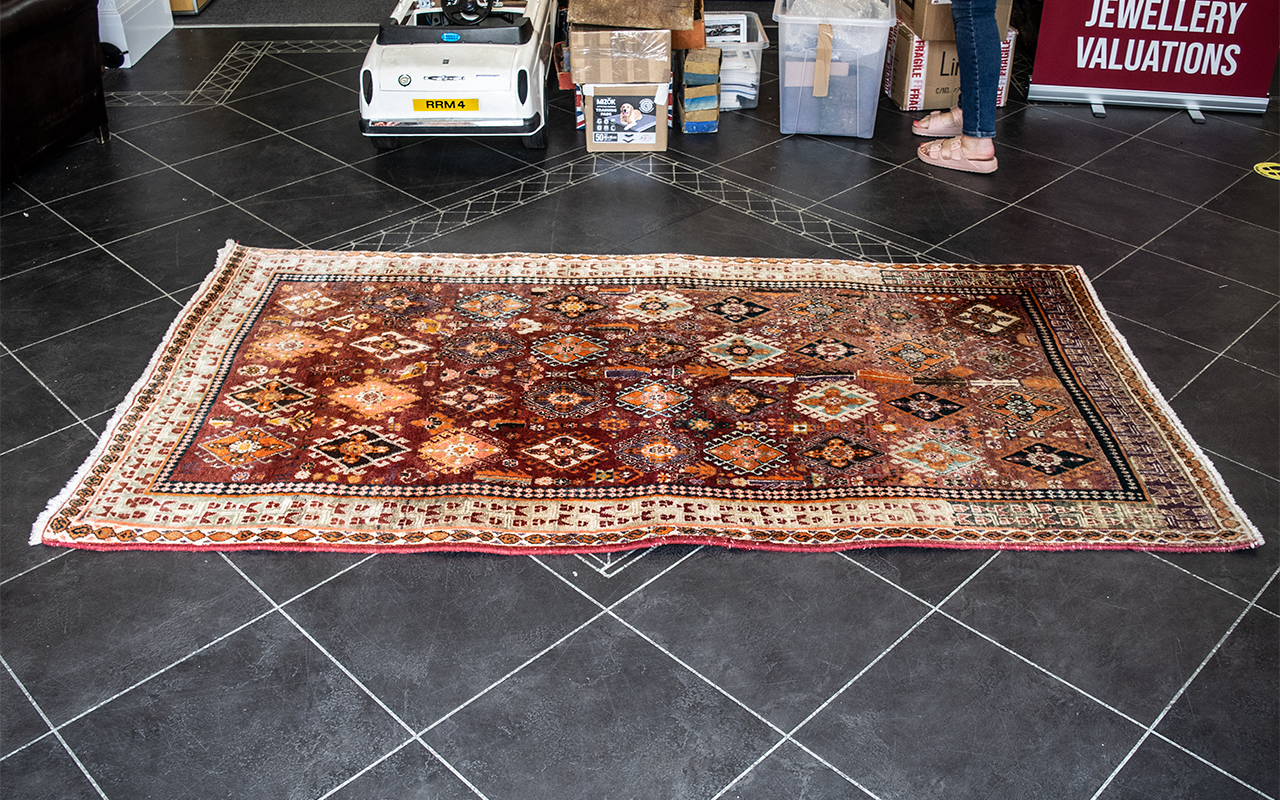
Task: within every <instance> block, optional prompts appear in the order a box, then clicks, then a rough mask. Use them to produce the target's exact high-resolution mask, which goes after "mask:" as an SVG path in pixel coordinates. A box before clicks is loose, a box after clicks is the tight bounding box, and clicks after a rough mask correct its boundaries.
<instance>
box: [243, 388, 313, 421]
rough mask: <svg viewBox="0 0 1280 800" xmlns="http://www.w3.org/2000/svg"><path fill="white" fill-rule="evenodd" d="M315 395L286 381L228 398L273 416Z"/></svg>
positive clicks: (252, 389) (248, 390) (260, 412)
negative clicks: (274, 413)
mask: <svg viewBox="0 0 1280 800" xmlns="http://www.w3.org/2000/svg"><path fill="white" fill-rule="evenodd" d="M313 396H314V395H311V394H308V393H306V392H304V391H303V390H301V389H297V388H294V387H293V386H290V385H289V384H287V383H285V382H284V381H266V382H265V383H260V384H258V385H257V386H251V387H249V388H247V389H241V390H239V391H237V392H232V393H231V394H230V395H228V397H230V398H231V399H232V400H235V401H236V402H238V403H240V404H241V405H243V406H244V407H245V408H248V409H251V410H253V411H256V412H258V413H259V414H271V413H273V412H275V411H279V410H280V409H282V408H287V407H288V406H291V405H294V404H295V403H301V402H302V401H304V400H310V399H311V398H312V397H313Z"/></svg>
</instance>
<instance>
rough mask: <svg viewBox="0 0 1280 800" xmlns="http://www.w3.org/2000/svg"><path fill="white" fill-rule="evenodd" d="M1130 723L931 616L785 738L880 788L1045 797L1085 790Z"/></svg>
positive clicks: (883, 792)
mask: <svg viewBox="0 0 1280 800" xmlns="http://www.w3.org/2000/svg"><path fill="white" fill-rule="evenodd" d="M1139 735H1140V729H1139V728H1137V727H1136V726H1135V725H1133V724H1132V723H1129V722H1126V721H1125V720H1123V719H1122V718H1120V717H1119V716H1117V715H1115V714H1113V713H1112V712H1110V711H1107V710H1106V709H1104V708H1102V707H1101V706H1099V705H1097V704H1096V703H1094V702H1093V701H1091V700H1088V699H1087V698H1085V697H1084V696H1082V695H1080V694H1078V693H1077V692H1075V691H1074V690H1072V689H1070V688H1067V687H1066V686H1064V685H1063V684H1061V683H1059V682H1058V681H1056V680H1054V679H1053V678H1050V677H1049V676H1047V675H1045V674H1044V673H1042V672H1040V671H1038V670H1036V669H1035V668H1034V667H1031V666H1029V665H1027V664H1025V663H1023V662H1022V661H1020V660H1018V659H1017V658H1015V657H1014V656H1012V655H1010V654H1009V653H1007V652H1005V651H1004V650H1002V649H1000V648H999V647H997V646H996V645H994V644H991V643H989V642H987V641H985V640H983V639H981V638H979V637H978V636H976V635H974V634H972V633H969V632H968V631H965V630H964V629H962V628H960V627H959V626H957V625H955V623H952V622H949V621H946V620H943V619H939V618H937V617H934V618H931V619H929V620H928V621H926V622H925V623H924V624H923V625H922V626H921V627H920V628H918V629H917V630H916V631H915V632H913V633H912V634H911V635H910V636H909V637H907V639H906V640H905V641H903V642H902V644H900V645H898V646H897V647H896V648H894V649H893V650H892V651H891V652H890V653H889V654H888V655H887V656H885V657H884V658H883V659H881V660H880V661H879V662H877V663H876V665H875V667H874V668H873V669H871V670H870V671H868V672H867V674H866V675H864V676H862V678H860V679H859V680H858V681H857V682H855V683H854V684H853V685H852V686H851V687H850V688H849V689H848V690H847V691H845V692H844V693H843V694H841V695H840V697H838V698H836V700H835V701H834V702H833V703H832V704H831V705H829V706H828V707H827V708H826V709H824V710H823V711H822V713H821V714H819V715H818V716H817V717H816V718H815V719H814V720H813V721H812V722H810V723H809V724H808V725H806V726H805V727H804V728H802V729H801V730H800V732H799V733H797V734H796V739H798V740H799V741H800V742H801V743H802V744H805V745H807V746H809V747H810V748H812V749H813V750H814V751H815V752H816V753H817V754H818V755H820V756H822V757H823V758H825V759H826V760H827V761H829V762H830V763H831V764H833V765H835V766H836V767H838V768H839V769H840V770H841V771H843V772H844V773H845V774H846V775H848V776H849V777H851V778H852V779H854V780H856V781H857V782H858V783H859V784H860V785H863V786H865V787H867V788H868V789H869V790H871V791H872V792H873V793H874V794H875V796H877V797H879V798H882V800H928V799H929V798H955V797H986V798H1010V799H1011V800H1012V799H1013V798H1017V799H1018V800H1031V799H1032V798H1036V799H1039V798H1044V800H1056V799H1057V798H1062V797H1089V796H1090V795H1092V793H1093V792H1094V791H1095V790H1096V789H1097V788H1098V787H1100V786H1101V785H1102V782H1103V780H1105V779H1106V777H1107V776H1108V775H1109V774H1110V773H1111V772H1112V771H1113V770H1114V769H1115V767H1116V765H1117V764H1118V763H1119V760H1120V758H1122V757H1123V755H1124V754H1125V753H1126V752H1127V751H1128V750H1129V748H1131V747H1132V746H1133V744H1134V743H1135V742H1137V740H1138V737H1139ZM1063 753H1070V757H1068V758H1062V757H1061V755H1062V754H1063Z"/></svg>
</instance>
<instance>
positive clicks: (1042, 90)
mask: <svg viewBox="0 0 1280 800" xmlns="http://www.w3.org/2000/svg"><path fill="white" fill-rule="evenodd" d="M1278 53H1280V3H1278V2H1276V0H1244V2H1229V1H1227V0H1046V2H1045V4H1044V15H1043V17H1042V19H1041V23H1040V37H1039V43H1038V44H1037V47H1036V62H1035V70H1034V72H1033V73H1032V79H1031V82H1032V87H1031V92H1030V95H1031V99H1033V100H1040V99H1043V100H1071V99H1076V100H1092V101H1095V102H1117V103H1132V104H1138V105H1141V104H1144V103H1143V102H1142V101H1143V99H1144V98H1146V99H1148V100H1150V101H1152V102H1151V103H1150V104H1152V105H1161V106H1171V105H1172V106H1186V107H1188V108H1204V109H1209V108H1226V109H1227V110H1257V111H1261V110H1264V109H1265V108H1266V102H1267V101H1266V98H1267V90H1268V88H1269V86H1270V84H1271V75H1272V72H1273V71H1274V70H1275V68H1276V56H1277V54H1278ZM1241 100H1244V101H1247V102H1240V101H1241Z"/></svg>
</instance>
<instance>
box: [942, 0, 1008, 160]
mask: <svg viewBox="0 0 1280 800" xmlns="http://www.w3.org/2000/svg"><path fill="white" fill-rule="evenodd" d="M951 16H952V18H953V19H954V20H955V23H956V57H957V59H958V60H959V67H960V114H961V116H962V117H964V125H963V126H962V132H963V133H964V135H965V136H974V137H977V138H981V139H992V138H995V135H996V89H997V88H998V84H999V82H1000V26H999V25H997V24H996V0H951Z"/></svg>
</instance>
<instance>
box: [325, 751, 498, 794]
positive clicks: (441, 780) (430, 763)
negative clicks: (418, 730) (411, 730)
mask: <svg viewBox="0 0 1280 800" xmlns="http://www.w3.org/2000/svg"><path fill="white" fill-rule="evenodd" d="M349 780H350V782H349V783H347V784H345V785H344V786H342V787H341V788H339V789H338V790H337V791H336V792H334V793H333V794H332V795H330V797H332V798H333V800H367V798H372V797H379V798H382V797H386V798H392V797H396V798H419V797H421V798H431V800H464V798H465V800H475V799H476V798H478V797H480V796H481V795H478V794H476V793H475V792H474V791H472V789H471V788H470V787H469V786H467V784H466V782H465V781H463V779H462V778H460V777H458V776H457V775H456V774H455V773H454V772H453V771H451V770H450V769H449V767H448V766H446V765H445V764H444V763H443V762H442V761H440V759H438V758H436V757H435V756H434V755H432V754H431V751H430V750H427V749H426V748H425V747H423V746H422V745H421V744H419V743H418V742H416V741H415V742H411V743H410V744H408V745H406V746H405V747H403V748H402V749H400V750H397V751H396V752H395V753H393V754H391V755H390V756H388V757H387V758H386V759H384V760H382V761H379V762H378V763H377V764H376V765H373V766H372V767H371V768H370V769H368V770H367V771H363V772H361V773H359V774H358V775H354V776H352V778H351V779H349Z"/></svg>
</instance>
